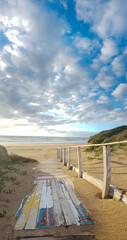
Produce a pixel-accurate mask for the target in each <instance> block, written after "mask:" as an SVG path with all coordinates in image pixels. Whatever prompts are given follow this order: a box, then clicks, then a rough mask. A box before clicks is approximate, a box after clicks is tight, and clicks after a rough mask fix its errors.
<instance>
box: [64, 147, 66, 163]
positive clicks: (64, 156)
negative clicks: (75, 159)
mask: <svg viewBox="0 0 127 240" xmlns="http://www.w3.org/2000/svg"><path fill="white" fill-rule="evenodd" d="M65 164H66V148H64V149H63V165H64V166H65Z"/></svg>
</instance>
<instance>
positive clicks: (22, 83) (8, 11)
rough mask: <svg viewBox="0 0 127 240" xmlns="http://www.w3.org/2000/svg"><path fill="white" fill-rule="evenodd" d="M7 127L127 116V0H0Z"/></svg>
mask: <svg viewBox="0 0 127 240" xmlns="http://www.w3.org/2000/svg"><path fill="white" fill-rule="evenodd" d="M0 9H1V11H0V134H1V135H4V134H6V135H48V136H50V135H51V136H53V135H55V136H56V135H58V136H63V135H64V136H65V135H67V136H90V135H92V134H93V133H95V132H99V131H102V130H106V129H110V128H113V127H117V126H119V125H125V124H126V122H127V24H126V23H127V14H126V12H127V1H126V0H121V1H119V0H106V1H105V0H94V1H93V0H73V1H72V0H43V1H40V0H38V1H35V0H22V1H21V0H5V1H0Z"/></svg>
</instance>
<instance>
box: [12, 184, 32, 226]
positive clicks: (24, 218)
mask: <svg viewBox="0 0 127 240" xmlns="http://www.w3.org/2000/svg"><path fill="white" fill-rule="evenodd" d="M35 193H36V188H35V189H34V191H33V193H32V194H31V195H29V197H28V198H27V201H26V203H25V204H24V207H23V209H22V214H21V215H20V216H19V218H18V220H17V222H16V225H15V229H16V230H21V229H23V228H24V227H25V224H26V221H27V218H28V215H29V212H30V209H31V206H32V202H33V199H34V195H35Z"/></svg>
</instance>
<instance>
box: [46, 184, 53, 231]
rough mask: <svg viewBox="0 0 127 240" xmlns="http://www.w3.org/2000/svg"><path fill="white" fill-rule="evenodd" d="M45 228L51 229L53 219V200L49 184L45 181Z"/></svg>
mask: <svg viewBox="0 0 127 240" xmlns="http://www.w3.org/2000/svg"><path fill="white" fill-rule="evenodd" d="M46 207H47V228H49V227H53V225H54V219H53V198H52V189H51V182H50V180H47V202H46Z"/></svg>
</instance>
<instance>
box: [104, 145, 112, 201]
mask: <svg viewBox="0 0 127 240" xmlns="http://www.w3.org/2000/svg"><path fill="white" fill-rule="evenodd" d="M103 165H104V180H103V190H102V198H106V197H108V196H109V187H110V180H111V153H110V146H103Z"/></svg>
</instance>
